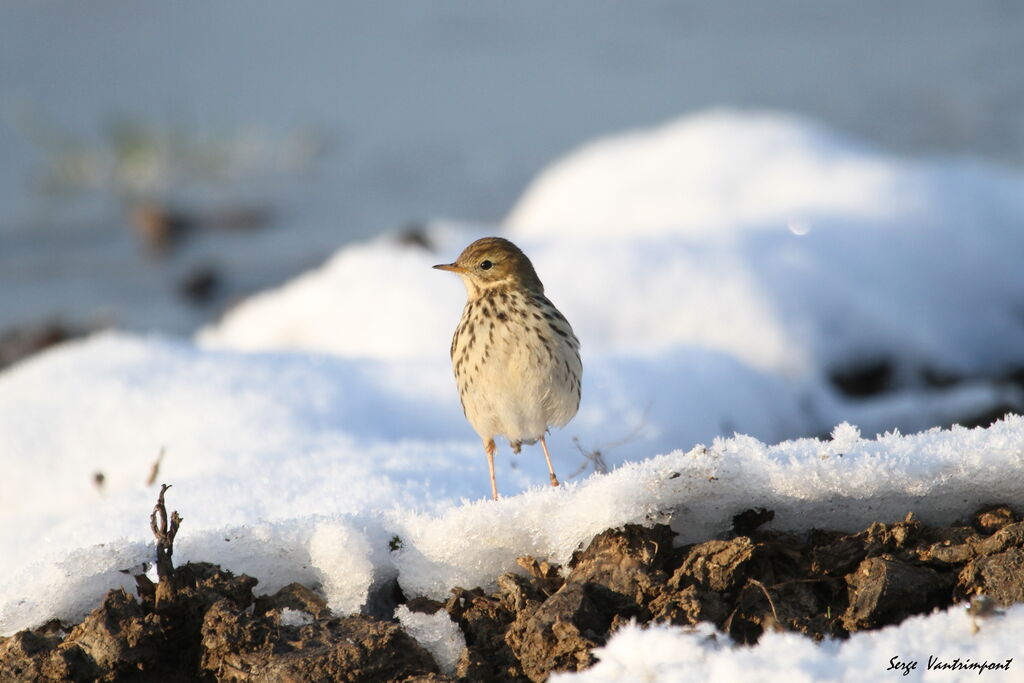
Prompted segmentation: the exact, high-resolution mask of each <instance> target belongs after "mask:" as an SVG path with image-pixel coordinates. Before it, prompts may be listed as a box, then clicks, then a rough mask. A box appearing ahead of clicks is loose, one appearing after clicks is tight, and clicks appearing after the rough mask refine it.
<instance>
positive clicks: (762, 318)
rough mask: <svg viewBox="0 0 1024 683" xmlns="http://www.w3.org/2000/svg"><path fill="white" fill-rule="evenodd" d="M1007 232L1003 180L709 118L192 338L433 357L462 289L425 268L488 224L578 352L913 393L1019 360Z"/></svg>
mask: <svg viewBox="0 0 1024 683" xmlns="http://www.w3.org/2000/svg"><path fill="white" fill-rule="evenodd" d="M1022 226H1024V176H1021V175H1020V174H1019V173H1013V172H1010V171H1008V170H1005V169H1001V168H997V167H991V166H984V165H981V164H971V163H967V162H958V161H950V160H933V161H909V160H904V159H899V158H894V157H890V156H887V155H885V154H882V153H880V152H877V151H875V150H872V149H870V148H868V147H867V146H865V145H862V144H859V143H857V142H856V141H851V140H849V139H847V138H844V137H842V136H840V135H837V134H835V133H833V132H831V131H829V130H828V129H825V128H823V127H820V126H818V125H815V124H813V123H810V122H807V121H805V120H802V119H799V118H795V117H791V116H785V115H781V114H770V113H745V112H744V113H741V112H734V111H721V110H714V111H710V112H706V113H702V114H696V115H692V116H688V117H684V118H682V119H679V120H677V121H673V122H670V123H668V124H665V125H663V126H660V127H658V128H654V129H652V130H648V131H639V132H634V133H629V134H626V135H622V136H618V137H613V138H609V139H606V140H601V141H598V142H595V143H592V144H590V145H588V146H586V147H584V148H583V149H582V150H580V151H578V152H575V153H573V154H570V155H569V156H568V157H567V158H566V159H564V160H562V161H559V162H556V163H555V164H554V165H553V166H552V167H551V168H550V169H548V170H547V171H544V172H543V173H541V174H540V176H539V177H538V179H537V180H536V181H535V182H534V183H533V184H532V185H531V186H530V188H529V189H528V190H527V191H526V193H525V194H524V196H523V197H522V199H521V200H520V201H519V203H518V204H517V205H516V207H515V208H514V209H513V211H512V212H511V214H510V216H509V217H508V220H507V221H506V224H505V226H504V228H501V229H499V228H495V227H491V228H489V229H488V228H486V227H484V226H474V227H471V228H461V229H460V228H458V227H457V226H455V225H451V224H444V225H441V226H439V227H436V228H434V229H430V230H428V231H427V236H428V237H429V241H430V242H432V243H433V245H434V250H433V251H426V250H422V249H417V250H413V249H410V248H409V247H403V246H400V245H398V244H396V243H394V242H389V241H385V240H380V241H377V242H374V243H371V244H367V245H359V246H354V247H347V248H345V249H343V250H341V251H340V252H339V253H338V254H336V255H335V256H334V257H333V258H332V259H331V260H330V261H329V262H328V263H327V264H325V265H324V267H323V268H321V269H320V270H319V271H317V272H315V273H311V274H307V275H304V276H302V277H301V278H299V279H297V280H295V281H293V282H291V283H288V284H286V285H284V286H283V287H281V288H279V289H278V290H275V291H271V292H267V293H264V294H262V295H259V296H258V297H255V298H254V299H252V300H250V301H247V302H244V303H243V304H241V305H240V306H239V307H238V308H237V309H235V310H234V311H232V312H231V313H229V314H228V315H227V316H226V317H225V318H224V320H222V321H221V322H220V323H219V324H217V325H215V326H211V327H210V328H207V329H206V330H204V331H203V332H202V333H201V334H200V339H201V340H202V342H203V343H204V344H207V345H210V346H215V347H231V348H242V349H253V348H260V349H269V348H273V349H285V348H287V349H310V350H318V351H328V352H333V353H339V354H343V355H350V356H362V357H373V358H394V357H402V358H433V357H436V356H437V354H438V353H439V349H444V348H447V346H446V345H447V341H448V339H449V335H450V334H451V331H452V330H453V329H454V327H455V322H456V320H457V318H458V315H459V312H460V311H461V303H462V298H463V296H462V288H461V286H460V285H459V284H458V282H457V280H456V278H454V277H451V276H448V275H446V274H443V273H437V272H435V271H431V270H430V269H429V266H430V265H433V263H439V262H448V261H450V260H452V259H453V258H454V257H455V256H456V255H457V254H458V253H459V251H461V249H462V247H464V246H465V245H466V244H468V243H469V242H470V241H471V240H472V239H474V238H476V237H479V236H481V235H482V234H484V233H485V232H503V233H504V234H505V235H506V236H507V237H509V238H511V239H512V240H513V241H515V242H517V243H518V244H519V245H520V246H521V247H522V248H523V249H524V250H525V251H526V253H528V254H529V255H530V257H531V259H532V260H533V261H534V264H535V265H536V266H537V270H538V273H539V274H540V276H541V279H542V280H543V281H544V282H545V285H546V287H547V291H548V294H549V296H550V297H551V298H552V300H553V301H554V302H555V303H556V304H557V305H558V306H559V308H560V309H561V310H562V312H563V313H565V314H566V316H567V317H568V318H569V320H570V321H571V322H572V324H573V326H574V328H575V329H576V332H577V336H579V337H580V339H581V340H582V342H583V350H584V353H589V352H591V351H604V352H617V353H628V354H636V353H641V354H646V353H652V352H656V351H661V350H664V349H667V348H672V347H676V346H679V345H686V346H696V347H702V348H706V349H711V350H715V351H720V352H723V353H726V354H728V355H731V356H734V357H736V358H738V359H740V360H742V361H743V362H744V363H746V364H749V365H752V366H754V367H756V368H759V369H762V370H765V371H768V372H772V373H777V374H781V375H783V376H785V377H803V378H806V377H820V376H824V375H826V374H828V373H829V372H830V371H832V370H834V369H836V368H840V369H841V368H844V367H847V366H851V365H857V364H863V363H871V362H876V361H878V360H880V359H881V360H883V361H886V362H887V363H889V364H890V366H891V367H892V374H893V377H892V379H893V383H894V385H895V386H907V387H912V386H920V385H921V383H922V379H921V378H922V376H945V377H950V376H952V377H957V376H971V375H977V374H993V373H999V372H1003V371H1006V370H1008V369H1012V368H1015V367H1019V366H1020V365H1021V364H1022V363H1024V351H1022V349H1024V318H1022V317H1021V315H1020V310H1021V308H1022V306H1024V270H1022V269H1021V268H1019V267H1018V260H1019V258H1018V256H1019V254H1021V253H1024V227H1022ZM410 330H415V333H414V334H412V333H410ZM584 360H585V361H586V359H584Z"/></svg>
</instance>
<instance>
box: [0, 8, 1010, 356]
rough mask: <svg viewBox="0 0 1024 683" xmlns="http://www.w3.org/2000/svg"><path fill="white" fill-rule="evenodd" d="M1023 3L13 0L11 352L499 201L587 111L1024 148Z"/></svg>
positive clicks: (5, 122) (3, 345)
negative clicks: (769, 122)
mask: <svg viewBox="0 0 1024 683" xmlns="http://www.w3.org/2000/svg"><path fill="white" fill-rule="evenodd" d="M1022 36H1024V5H1022V4H1021V3H1017V2H1013V1H1011V0H988V1H976V2H970V3H964V2H959V1H955V0H934V1H929V2H915V3H892V2H887V1H884V0H861V1H860V2H857V3H847V2H833V1H818V2H796V1H794V0H784V1H780V2H772V3H761V2H755V1H751V0H747V1H745V2H737V3H711V2H707V3H693V2H676V1H672V2H668V1H665V2H651V1H648V2H633V3H620V2H594V1H593V0H586V1H583V0H571V1H565V2H559V3H546V2H545V3H541V2H536V1H534V0H530V1H526V2H517V3H499V2H492V1H487V2H480V1H474V2H462V1H459V2H447V3H443V4H442V3H406V2H395V1H391V0H387V1H380V0H378V1H377V2H373V3H353V2H333V1H332V2H327V1H323V2H301V3H281V2H270V1H269V0H251V1H248V2H245V3H226V2H225V3H209V2H204V1H200V0H182V1H179V2H174V3H138V2H128V1H127V0H96V1H94V2H89V3H77V2H69V1H59V2H58V1H54V0H37V1H33V2H7V3H4V4H2V5H0V340H2V341H0V366H2V365H4V364H5V363H9V362H11V361H12V360H13V359H15V358H16V357H20V356H21V355H24V354H25V353H27V352H28V351H30V350H31V349H33V348H36V347H38V346H41V345H45V344H46V343H49V342H50V341H54V340H58V339H61V338H63V337H66V336H68V335H75V334H79V333H81V332H84V331H87V330H91V329H96V328H99V327H105V326H117V327H120V328H127V329H133V330H140V331H149V330H158V331H163V332H170V333H181V334H187V333H191V332H192V331H193V330H195V329H196V328H197V327H198V326H199V325H201V324H203V323H204V322H208V321H210V320H213V319H216V317H217V316H218V315H220V314H221V313H222V312H223V311H224V310H225V309H226V308H227V307H228V306H230V305H231V304H232V302H234V301H237V300H238V299H239V298H241V297H243V296H245V295H246V294H248V293H251V292H253V291H256V290H259V289H261V288H265V287H268V286H272V285H274V284H276V283H279V282H281V281H283V280H284V279H286V278H288V277H290V276H293V275H295V274H296V273H299V272H301V271H303V270H305V269H308V268H310V267H313V266H315V265H317V264H319V263H321V262H322V261H323V260H324V259H325V258H327V257H328V256H329V255H330V254H331V253H332V252H333V251H334V250H336V249H337V248H338V247H339V246H341V245H343V244H345V243H347V242H350V241H352V240H356V239H360V238H365V237H368V236H373V235H378V234H381V233H383V232H387V231H400V232H404V233H405V234H407V235H409V236H410V238H414V237H415V235H416V229H417V226H419V225H421V224H422V223H423V222H424V221H427V220H431V219H436V218H444V217H451V218H457V219H459V220H463V221H481V222H499V221H500V220H501V219H502V218H503V216H504V215H505V214H506V212H507V211H508V210H509V209H510V207H511V206H512V204H513V202H514V201H515V199H516V198H517V197H518V196H519V194H520V193H521V192H522V190H523V189H524V187H525V186H526V185H527V183H528V182H529V181H530V179H531V178H532V177H534V176H535V175H536V174H537V173H538V171H539V170H540V169H542V168H543V167H544V166H545V165H546V164H547V163H548V162H550V161H552V160H553V159H555V158H557V157H559V156H561V155H563V154H564V153H565V152H567V151H568V150H571V149H573V148H574V147H577V146H578V145H580V144H582V143H584V142H586V141H588V140H591V139H593V138H594V137H596V136H600V135H603V134H608V133H612V132H618V131H621V130H623V129H629V128H634V127H642V126H648V125H651V124H655V123H658V122H661V121H663V120H666V119H670V118H673V117H676V116H678V115H681V114H684V113H687V112H691V111H694V110H699V109H704V108H707V107H716V106H741V107H754V108H771V109H780V110H785V111H790V112H795V113H798V114H802V115H806V116H808V117H810V118H813V119H817V120H819V121H822V122H824V123H826V124H828V125H831V126H833V127H836V128H838V129H841V130H844V131H847V132H849V133H851V134H853V135H856V136H858V137H861V138H863V139H866V140H868V141H870V142H872V143H874V144H877V145H878V146H880V147H881V148H884V149H886V150H889V151H893V152H896V153H900V154H908V155H915V156H924V157H936V156H970V157H976V158H984V159H986V160H988V161H994V162H996V163H1000V164H1005V165H1008V166H1011V167H1015V168H1020V167H1021V165H1022V162H1024V73H1022V70H1021V64H1022V63H1024V62H1022V59H1024V54H1022V52H1024V48H1022V45H1024V43H1022Z"/></svg>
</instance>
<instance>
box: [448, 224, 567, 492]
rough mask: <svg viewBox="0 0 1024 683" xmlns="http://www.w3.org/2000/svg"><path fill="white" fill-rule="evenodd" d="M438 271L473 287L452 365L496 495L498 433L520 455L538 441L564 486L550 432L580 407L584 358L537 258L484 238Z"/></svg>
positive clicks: (495, 239) (454, 345) (555, 481)
mask: <svg viewBox="0 0 1024 683" xmlns="http://www.w3.org/2000/svg"><path fill="white" fill-rule="evenodd" d="M434 268H437V269H438V270H446V271H450V272H453V273H456V274H458V275H459V276H460V277H461V278H462V282H463V284H464V285H465V286H466V299H467V300H466V306H465V308H464V309H463V311H462V319H461V320H460V321H459V324H458V326H457V327H456V328H455V334H454V336H453V337H452V345H451V359H452V369H453V370H454V372H455V383H456V384H457V385H458V389H459V400H460V401H461V403H462V412H463V413H464V414H465V416H466V419H467V420H468V421H469V424H470V425H471V426H472V427H473V430H474V431H476V433H477V434H478V435H479V436H480V439H481V440H482V441H483V443H484V452H485V453H486V454H487V466H488V468H489V470H490V474H491V496H492V497H493V498H494V499H495V500H497V499H498V485H497V482H496V481H495V477H494V453H495V451H496V450H497V447H496V446H495V443H494V439H495V437H504V438H505V439H507V440H508V442H509V445H510V446H511V448H512V451H513V452H514V453H519V451H520V449H521V448H522V445H523V444H528V445H533V444H535V443H537V442H538V441H539V442H540V445H541V448H542V449H543V451H544V459H545V460H546V461H547V465H548V473H549V474H550V481H551V485H552V486H558V485H559V484H558V477H557V476H556V475H555V469H554V466H553V465H552V464H551V454H550V453H549V452H548V445H547V441H546V440H545V438H544V437H545V435H546V434H547V432H548V430H549V429H550V428H551V427H564V426H565V425H566V424H568V423H569V421H570V420H572V418H573V417H575V416H576V413H577V411H578V410H579V406H580V391H581V382H582V378H583V363H582V361H581V360H580V342H579V340H578V339H577V338H576V334H575V333H574V332H573V330H572V326H571V325H570V324H569V321H568V320H566V318H565V316H564V315H562V313H561V312H560V311H559V310H558V309H557V308H555V305H554V304H553V303H551V300H550V299H548V298H547V297H546V296H545V295H544V285H543V284H541V281H540V278H539V277H537V272H536V271H535V270H534V268H533V263H531V262H530V259H529V258H528V257H527V256H526V254H524V253H523V251H522V250H521V249H520V248H519V247H517V246H516V245H515V244H513V243H512V242H510V241H509V240H507V239H504V238H501V237H483V238H481V239H478V240H476V241H475V242H473V243H472V244H470V245H469V246H468V247H466V248H465V249H464V250H463V251H462V253H461V254H459V257H458V258H457V259H456V260H455V261H454V262H452V263H442V264H439V265H436V266H434Z"/></svg>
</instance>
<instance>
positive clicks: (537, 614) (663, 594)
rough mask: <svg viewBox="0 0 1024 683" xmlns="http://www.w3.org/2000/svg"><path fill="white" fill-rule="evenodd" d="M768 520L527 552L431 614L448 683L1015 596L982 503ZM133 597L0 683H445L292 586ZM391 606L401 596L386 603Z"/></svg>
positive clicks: (184, 585) (117, 595) (177, 590)
mask: <svg viewBox="0 0 1024 683" xmlns="http://www.w3.org/2000/svg"><path fill="white" fill-rule="evenodd" d="M770 517H771V515H770V513H769V512H767V511H749V512H748V513H745V514H743V515H738V516H737V518H736V520H735V525H736V529H737V530H738V531H742V532H743V533H742V534H738V533H737V534H734V535H733V537H732V538H726V539H715V540H709V541H705V542H703V543H697V544H693V545H688V546H684V547H679V548H674V547H673V545H672V536H673V534H672V532H671V530H670V529H669V528H668V527H667V526H663V525H659V526H655V527H651V528H645V527H640V526H626V527H624V528H621V529H614V530H608V531H605V532H604V533H602V534H600V535H598V536H597V537H596V538H594V539H593V541H592V542H591V543H590V544H589V545H588V546H587V547H586V548H585V549H582V550H580V551H578V552H577V553H576V554H575V555H574V556H573V558H572V559H571V561H570V562H569V565H568V566H567V567H565V569H564V571H563V570H562V568H560V567H558V566H556V565H553V564H550V563H548V562H544V561H538V560H536V559H534V558H531V557H523V558H520V561H519V563H520V565H521V567H522V571H521V572H520V573H508V574H504V575H502V576H500V577H498V579H497V581H496V585H497V586H498V588H497V590H495V591H492V592H487V591H484V590H482V589H480V588H474V589H464V588H454V589H453V590H452V593H451V597H450V598H449V599H448V600H447V601H446V602H444V603H442V602H438V601H434V600H430V599H427V598H414V599H411V600H408V601H407V602H406V604H407V606H408V607H409V609H411V610H414V611H420V612H428V613H434V612H436V611H438V610H442V609H443V610H445V611H446V612H447V613H448V614H449V616H450V617H451V618H452V619H453V621H455V623H457V624H458V625H459V627H460V628H461V629H462V632H463V633H464V635H465V637H466V643H467V648H466V649H465V650H464V651H463V653H462V656H461V659H460V661H459V663H458V668H457V671H456V673H455V678H456V679H458V680H469V681H520V680H533V681H540V680H544V679H545V678H546V677H547V676H548V674H549V673H550V672H551V671H554V670H559V671H563V670H579V669H583V668H586V667H587V666H589V665H590V664H591V663H592V662H593V654H592V651H593V649H594V647H596V646H599V645H602V644H603V643H605V642H606V641H607V639H608V638H609V636H610V634H611V633H613V632H614V631H615V630H616V629H617V628H618V627H619V626H620V625H621V624H623V623H625V622H627V621H629V620H632V619H635V620H636V621H638V622H640V623H649V622H657V621H661V622H671V623H674V624H695V623H697V622H699V621H710V622H712V623H714V624H715V625H716V626H717V627H718V628H719V629H721V630H722V631H724V632H726V633H728V634H729V635H730V636H731V637H733V638H734V639H735V640H737V641H739V642H742V643H753V642H756V641H757V640H758V638H760V636H761V634H762V633H764V632H765V630H766V629H782V630H790V631H797V632H800V633H804V634H806V635H808V636H809V637H811V638H814V639H821V638H823V637H837V638H844V637H846V636H847V635H848V634H850V633H852V632H854V631H858V630H863V629H873V628H880V627H882V626H885V625H888V624H894V623H898V622H900V621H902V620H903V619H905V618H906V617H908V616H911V615H913V614H920V613H922V612H928V611H930V610H932V609H934V608H936V607H948V606H950V605H952V604H954V603H956V602H960V601H964V600H967V599H969V598H971V597H973V596H976V595H982V594H984V595H985V596H987V597H988V598H989V599H990V600H991V601H992V602H993V603H995V604H996V605H1003V606H1005V605H1009V604H1012V603H1015V602H1024V571H1021V569H1022V567H1024V522H1020V521H1018V516H1017V514H1016V513H1015V512H1014V511H1013V510H1011V509H1009V508H1008V507H1006V506H989V507H987V508H985V509H983V510H980V511H979V512H978V513H976V514H975V515H974V516H973V518H972V520H971V522H970V523H963V524H955V525H952V526H948V527H927V526H925V525H923V524H921V523H920V522H919V521H918V520H916V519H915V518H913V516H910V515H908V517H907V519H906V520H905V521H903V522H899V523H897V524H880V523H876V524H872V525H871V526H870V527H868V528H867V529H864V530H863V531H861V532H859V533H856V534H839V533H831V532H823V531H817V532H812V533H810V534H806V535H804V536H802V537H797V536H791V535H787V534H780V533H772V532H764V531H758V529H757V525H758V524H759V523H763V522H765V521H767V520H768V519H770ZM172 571H173V575H172V576H171V577H170V578H168V580H167V582H166V583H167V585H168V588H164V584H165V582H164V581H161V583H160V584H159V585H154V584H153V583H151V582H150V581H149V580H148V579H146V578H145V577H138V597H135V596H132V595H130V594H128V593H126V592H124V591H111V592H110V593H108V594H107V595H106V597H105V598H104V600H103V603H102V604H101V605H100V606H99V607H97V608H96V609H95V610H93V612H92V613H91V614H89V615H88V616H87V617H86V619H85V620H84V621H83V622H82V623H80V624H78V625H76V626H74V627H73V628H67V627H65V626H64V625H62V624H60V623H59V622H50V623H48V624H45V625H44V626H42V627H40V628H38V629H35V630H31V631H22V632H20V633H18V634H16V635H14V636H12V637H9V638H4V639H0V680H4V681H7V680H11V681H35V680H72V681H114V680H119V681H120V680H153V679H154V678H155V677H158V678H159V679H160V680H165V681H174V680H181V681H185V680H229V681H271V680H274V681H277V680H324V679H326V680H341V681H424V682H425V681H448V680H453V679H452V678H450V677H448V676H444V675H442V674H441V673H439V669H438V666H437V664H436V663H435V661H434V660H433V658H432V657H431V655H430V654H429V653H428V652H427V651H426V650H424V649H423V648H422V647H420V646H419V645H418V644H417V643H416V641H415V640H413V639H412V638H411V637H410V636H409V635H407V634H406V633H405V632H404V631H403V630H402V629H401V627H400V626H399V625H398V623H397V622H395V621H391V620H386V619H380V618H376V617H372V616H366V615H352V616H348V617H344V618H339V617H336V616H334V615H332V614H331V613H330V611H329V610H328V609H327V607H326V605H325V603H324V601H323V599H322V598H321V597H320V596H318V595H317V594H316V593H315V592H313V591H311V590H310V589H308V588H306V587H303V586H300V585H298V584H292V585H290V586H287V587H285V588H283V589H281V590H280V591H278V592H277V593H276V594H274V595H271V596H263V597H260V598H255V597H254V595H253V588H254V587H255V585H256V583H257V581H256V579H254V578H251V577H248V576H245V575H241V576H234V575H233V574H231V572H228V571H224V570H222V569H220V568H219V567H216V566H213V565H209V564H204V563H193V564H187V565H184V566H183V567H179V568H177V569H173V570H172ZM399 599H400V600H402V601H404V598H403V597H401V596H399Z"/></svg>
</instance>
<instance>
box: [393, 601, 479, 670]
mask: <svg viewBox="0 0 1024 683" xmlns="http://www.w3.org/2000/svg"><path fill="white" fill-rule="evenodd" d="M395 617H396V618H397V619H398V621H399V622H401V624H402V628H404V629H405V630H406V632H407V633H408V634H409V635H411V636H412V637H413V638H415V639H416V641H417V642H418V643H419V644H420V645H422V646H423V647H424V648H425V649H426V650H427V651H428V652H429V653H430V654H432V655H434V659H435V660H437V665H438V666H439V667H441V673H444V674H448V675H452V674H454V673H455V667H456V666H457V665H458V663H459V656H460V655H461V654H462V651H463V650H464V649H465V648H466V637H465V636H464V635H462V629H460V628H459V626H458V624H456V623H455V622H454V621H452V620H451V617H449V616H448V613H447V612H445V611H444V610H443V609H439V610H437V611H436V612H434V613H433V614H424V613H422V612H413V611H412V610H410V609H409V608H408V607H406V606H405V605H399V606H398V608H397V609H396V610H395Z"/></svg>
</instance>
